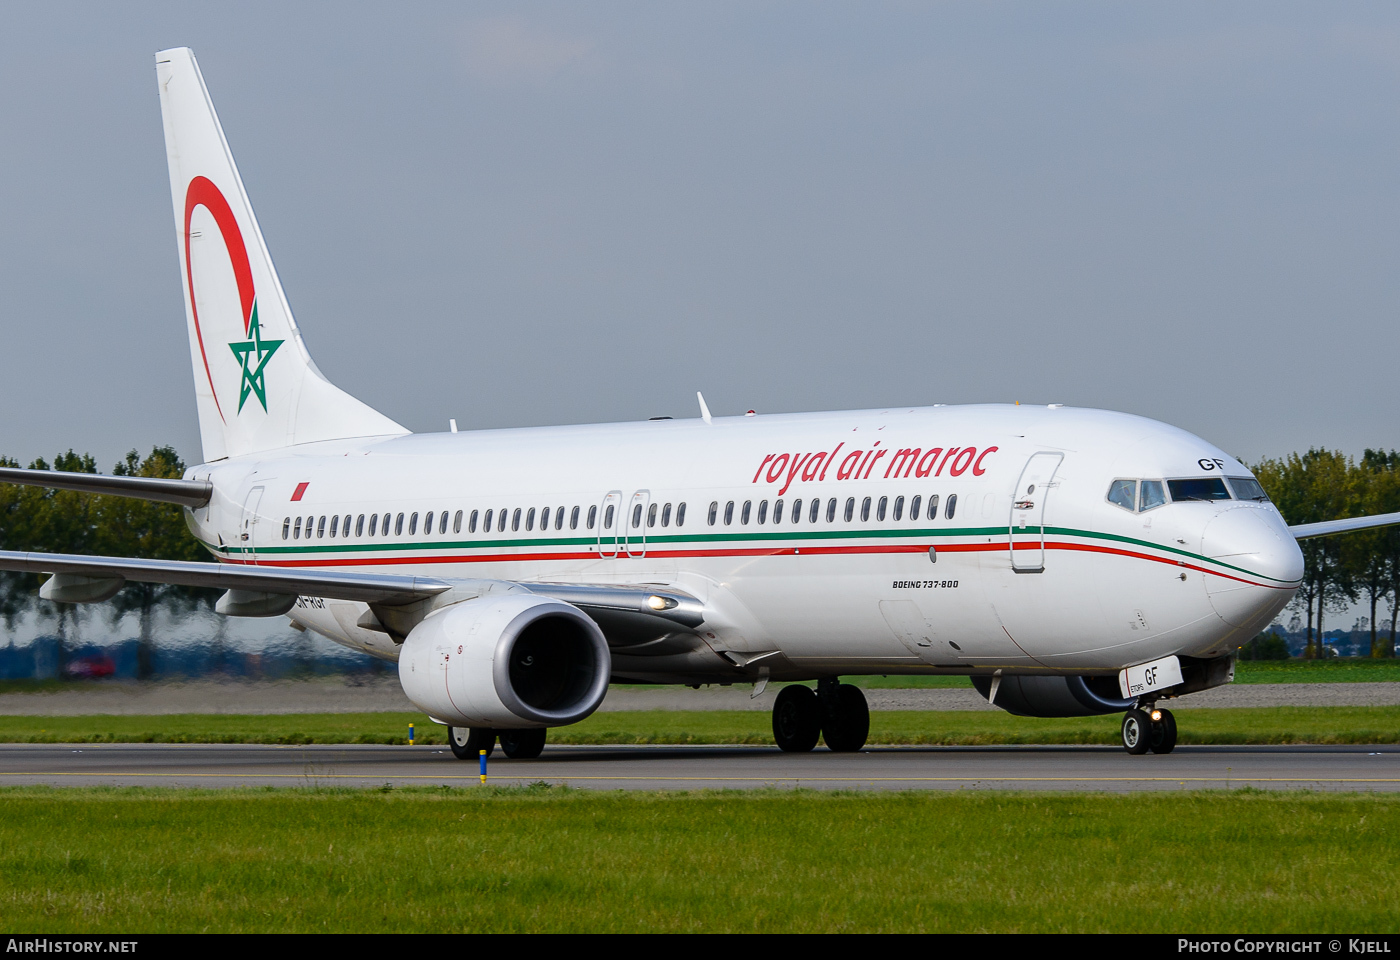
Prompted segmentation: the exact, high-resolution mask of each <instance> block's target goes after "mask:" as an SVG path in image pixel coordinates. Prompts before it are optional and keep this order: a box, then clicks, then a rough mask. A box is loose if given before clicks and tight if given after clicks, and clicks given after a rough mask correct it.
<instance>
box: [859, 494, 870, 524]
mask: <svg viewBox="0 0 1400 960" xmlns="http://www.w3.org/2000/svg"><path fill="white" fill-rule="evenodd" d="M869 519H870V498H869V497H866V498H865V499H864V500H862V501H861V502H860V522H861V523H865V522H866V521H868V520H869Z"/></svg>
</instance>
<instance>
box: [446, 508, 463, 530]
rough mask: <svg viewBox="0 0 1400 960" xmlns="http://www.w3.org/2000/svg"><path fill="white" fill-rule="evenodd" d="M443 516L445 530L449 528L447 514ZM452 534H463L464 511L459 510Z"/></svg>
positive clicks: (453, 521)
mask: <svg viewBox="0 0 1400 960" xmlns="http://www.w3.org/2000/svg"><path fill="white" fill-rule="evenodd" d="M442 516H443V521H442V525H443V527H444V529H445V528H446V527H447V514H445V513H444V514H443V515H442ZM452 532H453V533H461V532H462V511H460V510H458V511H457V514H456V516H454V517H453V518H452Z"/></svg>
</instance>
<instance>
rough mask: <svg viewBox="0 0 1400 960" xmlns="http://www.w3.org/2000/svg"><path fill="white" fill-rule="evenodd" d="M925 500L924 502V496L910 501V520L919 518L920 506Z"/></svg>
mask: <svg viewBox="0 0 1400 960" xmlns="http://www.w3.org/2000/svg"><path fill="white" fill-rule="evenodd" d="M923 502H924V498H923V497H915V498H914V499H913V500H910V501H909V519H910V520H917V519H919V507H920V506H922V505H923Z"/></svg>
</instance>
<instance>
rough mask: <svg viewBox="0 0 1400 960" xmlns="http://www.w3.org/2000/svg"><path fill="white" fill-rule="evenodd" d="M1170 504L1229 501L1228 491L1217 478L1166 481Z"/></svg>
mask: <svg viewBox="0 0 1400 960" xmlns="http://www.w3.org/2000/svg"><path fill="white" fill-rule="evenodd" d="M1167 489H1168V490H1169V491H1171V495H1172V502H1173V503H1176V502H1178V501H1181V500H1229V499H1230V491H1229V490H1226V489H1225V481H1224V480H1221V479H1220V478H1219V477H1193V478H1192V479H1190V480H1168V481H1167Z"/></svg>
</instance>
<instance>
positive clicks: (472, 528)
mask: <svg viewBox="0 0 1400 960" xmlns="http://www.w3.org/2000/svg"><path fill="white" fill-rule="evenodd" d="M486 515H487V516H488V517H489V516H490V515H491V514H490V511H487V514H486ZM486 522H487V523H490V522H491V521H490V520H489V519H488V520H487V521H486ZM467 533H476V511H475V510H473V511H472V515H471V516H470V517H469V518H468V519H467Z"/></svg>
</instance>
